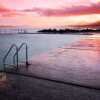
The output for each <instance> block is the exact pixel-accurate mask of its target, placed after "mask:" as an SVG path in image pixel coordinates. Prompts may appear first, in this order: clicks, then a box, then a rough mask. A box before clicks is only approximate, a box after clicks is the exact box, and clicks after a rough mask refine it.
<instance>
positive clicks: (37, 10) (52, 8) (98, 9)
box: [0, 0, 100, 28]
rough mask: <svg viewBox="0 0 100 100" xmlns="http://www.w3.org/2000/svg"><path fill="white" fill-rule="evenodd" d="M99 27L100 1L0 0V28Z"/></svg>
mask: <svg viewBox="0 0 100 100" xmlns="http://www.w3.org/2000/svg"><path fill="white" fill-rule="evenodd" d="M96 24H98V25H100V0H0V25H10V26H31V27H34V28H39V27H57V26H58V27H66V26H70V25H74V26H77V25H96Z"/></svg>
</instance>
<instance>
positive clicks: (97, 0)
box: [91, 0, 100, 3]
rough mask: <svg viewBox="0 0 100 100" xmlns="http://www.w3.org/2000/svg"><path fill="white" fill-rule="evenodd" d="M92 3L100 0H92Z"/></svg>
mask: <svg viewBox="0 0 100 100" xmlns="http://www.w3.org/2000/svg"><path fill="white" fill-rule="evenodd" d="M91 2H92V3H98V2H100V0H91Z"/></svg>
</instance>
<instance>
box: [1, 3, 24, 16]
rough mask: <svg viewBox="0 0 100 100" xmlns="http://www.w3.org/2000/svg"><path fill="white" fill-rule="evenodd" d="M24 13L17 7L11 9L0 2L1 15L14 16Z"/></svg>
mask: <svg viewBox="0 0 100 100" xmlns="http://www.w3.org/2000/svg"><path fill="white" fill-rule="evenodd" d="M21 15H23V14H22V13H21V12H18V11H17V10H15V9H9V8H6V7H5V6H3V5H2V4H0V16H1V17H12V16H21Z"/></svg>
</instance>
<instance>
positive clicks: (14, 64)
mask: <svg viewBox="0 0 100 100" xmlns="http://www.w3.org/2000/svg"><path fill="white" fill-rule="evenodd" d="M23 46H25V48H26V61H25V62H23V63H26V67H28V65H29V64H28V46H27V44H26V43H23V44H22V45H21V46H20V47H19V48H18V47H17V45H15V44H13V45H12V46H11V48H10V49H9V51H8V52H7V54H6V55H5V57H4V59H3V65H4V69H5V65H9V66H13V67H14V66H16V67H17V69H18V67H19V64H18V62H22V61H19V60H18V59H19V55H18V53H19V51H20V50H21V48H22V47H23ZM14 47H15V48H16V52H15V54H14V56H13V65H10V64H7V63H5V62H6V58H7V57H8V55H9V53H10V52H11V50H12V49H13V48H14ZM15 57H16V59H15Z"/></svg>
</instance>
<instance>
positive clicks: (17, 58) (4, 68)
mask: <svg viewBox="0 0 100 100" xmlns="http://www.w3.org/2000/svg"><path fill="white" fill-rule="evenodd" d="M13 47H15V48H16V52H17V51H18V47H17V45H15V44H13V45H12V46H11V48H10V49H9V51H8V52H7V54H6V55H5V57H4V59H3V64H4V69H5V60H6V58H7V56H8V54H9V53H10V51H11V50H12V49H13ZM16 55H17V56H16V59H17V62H18V53H17V54H16ZM17 67H18V63H17Z"/></svg>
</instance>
